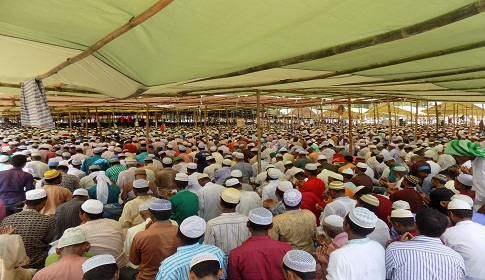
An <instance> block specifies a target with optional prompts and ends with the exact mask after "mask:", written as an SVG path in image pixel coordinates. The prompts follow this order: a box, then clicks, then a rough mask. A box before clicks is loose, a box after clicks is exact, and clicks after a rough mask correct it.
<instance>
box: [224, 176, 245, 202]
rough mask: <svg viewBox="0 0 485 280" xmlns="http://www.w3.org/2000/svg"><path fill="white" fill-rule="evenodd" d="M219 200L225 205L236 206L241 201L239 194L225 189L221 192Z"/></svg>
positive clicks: (237, 191) (232, 189)
mask: <svg viewBox="0 0 485 280" xmlns="http://www.w3.org/2000/svg"><path fill="white" fill-rule="evenodd" d="M229 180H237V179H229ZM229 180H228V181H229ZM238 183H239V181H238ZM226 186H227V182H226ZM221 199H222V200H224V201H225V202H227V203H232V204H237V203H239V201H240V200H241V192H240V191H239V190H237V189H235V188H227V189H225V190H224V191H223V192H222V194H221Z"/></svg>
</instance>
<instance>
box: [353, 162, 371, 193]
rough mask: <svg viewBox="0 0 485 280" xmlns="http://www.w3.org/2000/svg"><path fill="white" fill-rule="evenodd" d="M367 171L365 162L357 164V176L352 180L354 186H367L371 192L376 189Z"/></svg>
mask: <svg viewBox="0 0 485 280" xmlns="http://www.w3.org/2000/svg"><path fill="white" fill-rule="evenodd" d="M366 170H367V164H365V163H363V162H359V163H357V168H355V174H356V175H355V176H354V178H352V180H350V181H351V182H352V183H354V185H356V186H365V187H366V188H368V189H369V190H372V189H373V188H374V185H373V183H372V178H371V177H369V176H367V174H365V171H366Z"/></svg>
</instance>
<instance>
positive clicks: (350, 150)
mask: <svg viewBox="0 0 485 280" xmlns="http://www.w3.org/2000/svg"><path fill="white" fill-rule="evenodd" d="M347 101H348V111H349V154H350V155H353V154H354V151H353V150H354V149H353V147H354V140H353V135H352V110H350V109H351V108H352V100H351V99H350V94H349V98H348V100H347Z"/></svg>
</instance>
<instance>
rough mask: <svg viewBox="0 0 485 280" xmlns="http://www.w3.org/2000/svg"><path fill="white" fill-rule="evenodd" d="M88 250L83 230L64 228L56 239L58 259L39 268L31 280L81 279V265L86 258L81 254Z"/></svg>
mask: <svg viewBox="0 0 485 280" xmlns="http://www.w3.org/2000/svg"><path fill="white" fill-rule="evenodd" d="M88 250H89V242H86V236H85V235H84V232H83V231H82V230H81V229H79V228H69V229H66V231H65V232H64V234H63V235H62V237H61V239H59V241H57V248H56V254H57V255H58V256H59V260H58V261H57V262H55V263H53V264H51V265H49V266H47V267H45V268H43V269H41V270H39V271H38V272H37V273H36V274H35V275H34V278H33V280H50V279H72V280H82V279H83V274H84V273H83V270H82V265H83V263H84V262H85V261H86V260H87V259H88V258H86V257H83V256H82V255H83V254H84V253H85V252H87V251H88Z"/></svg>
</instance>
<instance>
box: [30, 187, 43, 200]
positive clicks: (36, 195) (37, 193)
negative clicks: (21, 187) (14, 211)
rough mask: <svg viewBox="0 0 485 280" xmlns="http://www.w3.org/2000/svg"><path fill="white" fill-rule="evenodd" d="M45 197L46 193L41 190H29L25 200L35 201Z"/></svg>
mask: <svg viewBox="0 0 485 280" xmlns="http://www.w3.org/2000/svg"><path fill="white" fill-rule="evenodd" d="M44 197H47V193H46V191H45V190H43V189H35V190H30V191H27V192H26V193H25V199H26V200H37V199H41V198H44Z"/></svg>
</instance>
